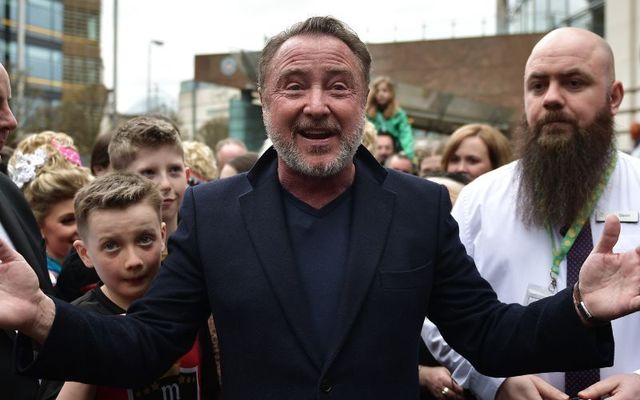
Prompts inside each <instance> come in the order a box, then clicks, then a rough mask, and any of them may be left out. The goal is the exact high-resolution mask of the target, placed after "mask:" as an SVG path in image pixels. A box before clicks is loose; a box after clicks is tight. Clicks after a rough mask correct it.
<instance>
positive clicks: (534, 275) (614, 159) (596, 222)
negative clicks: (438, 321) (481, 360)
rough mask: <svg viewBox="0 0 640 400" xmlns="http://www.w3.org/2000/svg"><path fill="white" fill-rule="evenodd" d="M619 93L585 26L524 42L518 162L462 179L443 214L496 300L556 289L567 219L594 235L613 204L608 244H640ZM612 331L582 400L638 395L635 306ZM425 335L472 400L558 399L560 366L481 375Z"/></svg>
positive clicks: (635, 163)
mask: <svg viewBox="0 0 640 400" xmlns="http://www.w3.org/2000/svg"><path fill="white" fill-rule="evenodd" d="M623 95H624V90H623V87H622V84H621V83H620V82H619V81H616V80H615V76H614V61H613V54H612V51H611V48H610V47H609V45H608V44H607V43H606V42H605V41H604V40H603V39H602V38H600V37H599V36H597V35H595V34H594V33H591V32H589V31H586V30H582V29H576V28H560V29H557V30H554V31H552V32H551V33H549V34H548V35H546V36H545V37H544V38H542V39H541V40H540V42H538V44H537V45H536V46H535V47H534V49H533V51H532V53H531V55H530V57H529V59H528V61H527V64H526V67H525V76H524V103H525V117H524V119H523V121H522V124H521V127H520V129H519V131H520V132H519V134H518V137H519V139H520V142H519V143H518V150H519V153H520V157H521V159H520V160H518V161H515V162H513V163H511V164H508V165H506V166H504V167H502V168H499V169H497V170H495V171H493V172H491V173H488V174H485V175H483V176H482V177H481V178H479V179H477V180H476V181H474V182H473V184H471V185H469V186H467V188H465V189H464V190H463V191H462V193H461V194H460V197H459V198H458V201H457V203H456V205H455V207H454V209H453V212H452V213H453V216H454V217H455V219H456V220H457V221H458V223H459V225H460V238H461V240H462V242H463V243H464V245H465V247H466V249H467V252H468V253H469V255H470V256H471V257H473V258H474V260H475V262H476V265H477V267H478V269H479V271H480V273H481V274H482V275H483V277H484V278H485V279H487V280H488V281H489V282H490V283H491V285H492V286H493V288H494V290H495V291H496V292H497V293H498V296H499V298H500V300H502V301H506V302H519V303H524V304H526V303H530V302H532V301H535V300H536V299H539V298H541V297H545V296H547V295H551V294H553V293H554V292H556V291H558V290H561V289H563V288H564V287H565V285H566V279H567V259H566V257H565V256H566V253H564V254H563V252H562V250H563V245H564V247H565V248H566V249H565V250H566V251H567V252H568V251H570V247H571V245H570V244H571V243H572V239H575V236H577V233H575V232H574V235H573V236H574V237H573V238H569V236H570V235H571V233H570V232H567V233H565V230H566V228H570V227H572V228H577V229H576V231H577V232H580V231H581V229H582V227H583V226H584V227H587V228H590V230H591V232H592V240H593V241H594V242H597V240H598V238H599V237H600V236H601V235H602V231H603V226H604V216H605V215H606V214H608V213H616V214H617V215H618V217H619V219H620V221H621V222H622V224H621V225H622V228H621V234H620V239H619V241H618V243H617V245H616V247H615V248H614V252H623V251H627V250H630V249H633V248H635V247H636V246H638V245H639V244H640V221H639V212H638V210H639V209H640V202H639V201H638V199H640V160H638V159H633V158H631V157H629V156H628V155H626V154H624V153H622V152H619V151H616V150H615V146H614V137H615V135H614V129H613V118H614V116H615V115H616V113H617V112H618V108H619V106H620V103H621V101H622V98H623ZM581 218H582V220H581ZM579 222H580V223H579ZM581 222H584V223H581ZM563 228H564V230H563ZM587 230H588V229H587ZM569 231H571V229H569ZM565 235H567V236H565ZM567 239H571V240H569V242H566V243H565V241H566V240H567ZM554 253H555V254H554ZM554 259H555V265H556V267H552V266H553V265H554ZM613 332H614V337H615V342H616V349H615V362H614V366H613V367H611V368H604V369H601V370H600V371H599V376H600V379H601V380H600V381H599V382H598V383H595V384H593V385H591V386H589V387H588V388H583V389H584V390H582V391H580V392H579V397H580V398H585V399H586V398H591V399H594V398H600V397H601V396H605V395H606V396H612V397H611V398H613V399H616V400H618V399H638V398H640V375H638V374H637V373H634V371H636V372H638V371H640V370H638V368H640V346H638V344H637V339H638V337H640V315H638V314H635V315H629V316H626V317H624V318H621V319H619V320H617V321H615V322H614V323H613ZM423 338H424V340H425V342H426V343H427V347H429V349H430V350H431V352H432V353H433V354H434V356H435V357H436V358H437V359H439V361H441V362H442V363H443V364H444V365H446V366H447V367H448V368H450V369H451V370H452V371H453V378H454V379H455V380H456V381H457V382H458V383H460V384H462V385H463V386H465V387H468V388H470V389H471V390H472V391H474V392H475V393H476V394H477V395H478V397H479V398H481V399H493V398H496V399H542V398H544V399H566V398H567V395H566V394H564V393H563V392H564V391H565V390H567V391H568V389H565V373H561V372H559V373H547V374H540V375H537V376H533V375H527V376H520V377H513V378H508V379H506V380H505V379H501V378H489V377H486V376H483V375H480V374H479V373H478V372H476V371H475V370H474V369H473V367H471V365H470V364H469V363H468V362H467V361H466V360H464V359H463V358H462V357H461V356H459V355H458V354H457V353H455V352H454V351H453V350H451V349H450V348H449V347H448V345H447V344H446V342H444V340H443V339H442V337H441V336H440V335H439V332H438V331H437V329H436V328H435V326H433V325H432V324H431V323H430V322H429V321H425V325H424V328H423ZM596 379H597V378H596ZM567 382H568V381H567ZM567 385H568V383H567ZM447 392H449V391H447ZM443 394H445V393H444V392H443ZM570 395H572V396H575V395H576V394H575V393H571V394H570ZM444 397H445V398H446V396H444Z"/></svg>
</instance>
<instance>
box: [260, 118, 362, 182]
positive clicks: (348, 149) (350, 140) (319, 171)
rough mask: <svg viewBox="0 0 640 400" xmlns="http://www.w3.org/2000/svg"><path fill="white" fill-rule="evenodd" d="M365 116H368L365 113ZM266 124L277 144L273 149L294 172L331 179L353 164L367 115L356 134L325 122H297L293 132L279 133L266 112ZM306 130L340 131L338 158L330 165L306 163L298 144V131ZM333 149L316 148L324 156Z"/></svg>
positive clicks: (332, 123) (358, 126)
mask: <svg viewBox="0 0 640 400" xmlns="http://www.w3.org/2000/svg"><path fill="white" fill-rule="evenodd" d="M363 115H364V114H363ZM264 123H265V128H266V130H267V135H268V136H269V138H270V139H271V141H272V143H273V147H274V148H275V149H276V151H277V153H278V157H279V158H280V159H282V160H283V161H284V163H285V164H286V165H287V166H288V167H289V168H291V169H292V170H294V171H296V172H298V173H300V174H302V175H306V176H313V177H329V176H333V175H336V174H337V173H339V172H340V171H342V170H343V169H344V168H346V166H347V165H348V164H349V163H351V162H352V160H353V156H354V155H355V153H356V151H357V150H358V146H359V145H360V142H361V141H362V128H363V127H364V116H363V118H362V121H360V123H358V124H357V126H356V127H355V129H356V130H357V131H356V132H343V131H342V129H341V127H340V126H339V124H338V123H335V122H331V121H328V120H325V121H321V122H311V121H307V120H300V121H297V122H296V123H295V124H294V126H292V127H291V133H283V132H276V131H275V129H274V128H273V125H272V124H271V115H270V113H268V112H265V113H264ZM305 129H314V130H327V131H329V132H337V133H338V135H339V138H340V148H339V151H338V154H337V155H336V157H335V158H334V159H333V160H331V161H330V162H327V163H323V164H318V165H314V164H312V163H309V162H308V161H307V160H305V156H304V154H303V153H302V151H301V150H300V149H299V148H298V146H297V145H296V143H295V140H294V139H295V135H296V133H295V132H298V131H300V130H305ZM330 150H331V149H330V148H327V147H325V146H317V147H316V148H314V149H313V152H314V153H315V154H323V153H325V152H329V151H330Z"/></svg>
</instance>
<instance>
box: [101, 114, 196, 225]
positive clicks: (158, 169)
mask: <svg viewBox="0 0 640 400" xmlns="http://www.w3.org/2000/svg"><path fill="white" fill-rule="evenodd" d="M109 160H110V162H111V168H112V169H113V170H115V171H128V172H132V173H135V174H139V175H142V176H144V177H145V178H148V179H150V180H152V181H153V182H155V183H156V184H157V185H158V188H159V189H160V195H161V196H162V221H163V222H164V223H165V224H166V225H167V232H168V234H169V235H170V234H172V233H173V232H174V231H175V230H176V227H177V226H178V210H179V209H180V204H181V203H182V197H183V195H184V192H185V190H186V189H187V180H188V174H189V170H188V168H186V167H185V164H184V151H183V149H182V141H181V139H180V133H179V132H178V128H177V127H176V126H175V125H173V124H172V123H171V122H169V121H168V120H165V119H163V118H158V117H150V116H142V117H136V118H133V119H130V120H129V121H127V122H125V123H124V124H123V125H121V126H120V127H118V128H117V130H116V131H115V133H114V135H113V138H112V139H111V143H110V144H109Z"/></svg>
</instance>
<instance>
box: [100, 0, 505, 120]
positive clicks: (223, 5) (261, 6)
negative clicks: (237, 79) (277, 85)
mask: <svg viewBox="0 0 640 400" xmlns="http://www.w3.org/2000/svg"><path fill="white" fill-rule="evenodd" d="M495 4H496V1H495V0H386V1H384V2H373V1H368V2H364V1H360V0H357V1H356V0H315V1H308V0H262V1H261V0H226V1H220V0H216V1H211V0H200V1H196V0H180V1H175V0H173V1H170V0H120V1H118V7H119V10H118V11H119V12H118V14H119V15H118V111H120V112H129V111H144V104H145V99H146V95H147V78H148V76H149V74H148V72H147V68H148V62H147V60H148V51H149V42H150V41H151V40H158V41H162V42H164V45H162V46H153V47H152V51H151V61H152V67H151V80H152V87H153V88H155V87H157V88H158V93H159V95H160V96H161V97H162V98H163V99H167V101H169V102H170V106H173V107H176V106H177V96H178V93H179V91H180V82H181V81H184V80H189V79H193V74H194V67H193V65H194V56H195V55H196V54H213V53H225V52H234V51H238V50H260V49H261V48H262V46H263V44H264V41H265V38H266V37H269V36H272V35H274V34H276V33H278V32H280V31H282V30H283V29H284V28H286V27H288V26H289V25H291V24H293V23H295V22H298V21H300V20H303V19H305V18H307V17H309V16H313V15H332V16H335V17H337V18H339V19H341V20H343V21H344V22H346V23H347V24H349V25H350V26H351V27H352V28H353V29H354V30H355V31H356V32H357V33H358V35H359V36H360V38H361V39H363V40H364V41H365V42H370V43H379V42H392V41H406V40H421V39H424V38H426V39H439V38H450V37H452V36H455V37H465V36H478V35H482V34H487V35H489V34H493V33H494V32H495ZM102 13H103V15H102V57H103V62H104V83H105V84H106V85H107V87H109V88H111V87H112V85H113V0H103V2H102Z"/></svg>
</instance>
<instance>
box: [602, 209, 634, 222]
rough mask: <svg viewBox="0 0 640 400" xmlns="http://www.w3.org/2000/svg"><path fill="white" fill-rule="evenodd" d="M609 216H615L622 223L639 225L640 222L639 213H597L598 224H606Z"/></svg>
mask: <svg viewBox="0 0 640 400" xmlns="http://www.w3.org/2000/svg"><path fill="white" fill-rule="evenodd" d="M608 214H615V215H616V216H617V217H618V219H619V220H620V222H622V223H627V224H637V223H638V221H640V216H639V213H638V211H596V222H604V219H605V218H606V216H607V215H608Z"/></svg>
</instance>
